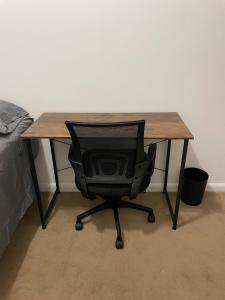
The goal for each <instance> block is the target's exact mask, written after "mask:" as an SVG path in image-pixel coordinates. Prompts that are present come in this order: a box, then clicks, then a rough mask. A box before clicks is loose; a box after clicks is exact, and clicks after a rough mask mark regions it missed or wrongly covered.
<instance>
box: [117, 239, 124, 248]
mask: <svg viewBox="0 0 225 300" xmlns="http://www.w3.org/2000/svg"><path fill="white" fill-rule="evenodd" d="M123 247H124V242H123V240H122V239H117V240H116V248H117V249H123Z"/></svg>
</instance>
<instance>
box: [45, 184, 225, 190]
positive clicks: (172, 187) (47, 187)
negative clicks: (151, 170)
mask: <svg viewBox="0 0 225 300" xmlns="http://www.w3.org/2000/svg"><path fill="white" fill-rule="evenodd" d="M167 189H168V191H169V192H176V191H177V183H168V186H167ZM40 190H41V191H42V192H53V191H54V190H55V183H53V182H51V183H40ZM60 190H61V192H77V191H78V189H77V188H76V187H75V185H74V183H73V182H62V183H60ZM162 190H163V184H162V183H151V184H150V186H149V188H148V189H147V192H161V191H162ZM206 191H207V192H225V182H224V183H208V184H207V187H206Z"/></svg>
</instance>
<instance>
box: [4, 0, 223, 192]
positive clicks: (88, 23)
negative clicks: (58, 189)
mask: <svg viewBox="0 0 225 300" xmlns="http://www.w3.org/2000/svg"><path fill="white" fill-rule="evenodd" d="M0 41H1V44H0V98H1V99H5V100H9V101H13V102H15V103H16V104H18V105H21V106H23V107H24V108H26V109H27V110H28V111H29V112H30V113H31V115H33V116H34V117H35V118H36V117H38V116H39V115H40V114H41V113H42V112H44V111H63V112H68V111H74V112H135V111H178V112H179V113H180V115H181V116H182V117H183V119H184V120H185V122H186V123H187V124H188V126H189V128H190V130H191V131H192V132H193V134H194V136H195V140H194V141H193V142H191V145H190V149H189V154H188V161H187V165H194V166H200V167H202V168H204V169H205V170H206V171H208V172H209V174H210V180H209V181H210V185H209V188H210V189H214V190H225V159H224V156H225V137H224V131H225V117H224V116H225V1H224V0H170V1H168V0H150V1H149V0H107V1H103V0H76V1H74V0H71V1H70V0H20V1H18V0H0ZM65 149H67V146H64V145H59V146H58V148H57V157H58V160H59V156H60V160H59V167H64V166H67V165H68V162H67V161H66V153H65ZM159 150H160V151H159V152H158V158H157V166H158V167H162V166H163V163H164V159H163V154H165V148H164V147H163V146H162V147H160V149H159ZM180 150H181V148H180V143H179V142H176V143H175V145H174V147H173V157H172V158H173V159H172V164H173V169H172V170H171V174H170V184H171V186H173V183H175V182H176V178H177V173H178V167H179V165H178V161H179V159H178V158H179V157H178V155H179V151H180ZM43 151H44V152H45V154H46V155H45V159H44V157H43V155H41V156H40V157H39V160H38V165H39V177H40V181H41V183H42V187H45V188H46V186H47V185H48V183H49V182H50V183H51V182H52V181H53V179H52V171H51V168H50V167H49V166H51V165H49V148H48V146H47V145H45V143H44V150H43ZM46 165H47V166H48V170H47V169H46ZM60 180H61V184H62V186H63V187H64V189H65V188H66V187H67V188H69V189H71V186H72V185H73V174H72V171H71V170H68V171H64V172H62V173H61V174H60ZM153 181H154V185H153V188H157V187H159V186H160V183H161V181H162V175H161V174H160V173H159V172H157V171H156V172H155V175H154V179H153Z"/></svg>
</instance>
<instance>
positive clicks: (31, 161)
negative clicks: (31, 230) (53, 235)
mask: <svg viewBox="0 0 225 300" xmlns="http://www.w3.org/2000/svg"><path fill="white" fill-rule="evenodd" d="M26 145H27V150H28V156H29V160H30V170H31V176H32V179H33V183H34V189H35V193H36V198H37V204H38V210H39V215H40V219H41V225H42V229H45V228H46V223H45V217H44V211H43V205H42V200H41V194H40V190H39V185H38V179H37V173H36V168H35V163H34V155H33V150H32V146H31V140H26Z"/></svg>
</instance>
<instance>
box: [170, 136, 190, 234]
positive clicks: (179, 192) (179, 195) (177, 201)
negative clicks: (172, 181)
mask: <svg viewBox="0 0 225 300" xmlns="http://www.w3.org/2000/svg"><path fill="white" fill-rule="evenodd" d="M187 149H188V140H184V145H183V153H182V159H181V166H180V175H179V183H178V189H177V198H176V205H175V212H174V217H173V229H174V230H176V229H177V219H178V213H179V207H180V197H181V188H182V183H183V174H184V168H185V163H186V157H187Z"/></svg>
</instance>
